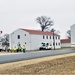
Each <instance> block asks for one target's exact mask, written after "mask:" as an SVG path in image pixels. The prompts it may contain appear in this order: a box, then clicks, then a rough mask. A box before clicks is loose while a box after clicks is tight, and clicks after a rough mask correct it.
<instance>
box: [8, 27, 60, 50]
mask: <svg viewBox="0 0 75 75" xmlns="http://www.w3.org/2000/svg"><path fill="white" fill-rule="evenodd" d="M54 39H55V48H61V43H60V35H58V34H54ZM9 41H10V49H13V48H14V46H17V44H18V43H20V44H21V46H22V45H25V46H26V50H38V49H39V47H40V46H42V43H45V44H49V45H51V46H52V48H54V43H53V33H52V32H47V31H40V30H29V29H21V28H20V29H17V30H15V31H14V32H12V33H11V34H10V40H9Z"/></svg>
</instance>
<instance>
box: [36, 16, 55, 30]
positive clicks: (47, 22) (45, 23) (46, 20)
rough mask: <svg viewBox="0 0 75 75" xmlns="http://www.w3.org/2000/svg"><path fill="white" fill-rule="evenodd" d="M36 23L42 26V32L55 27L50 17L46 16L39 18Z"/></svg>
mask: <svg viewBox="0 0 75 75" xmlns="http://www.w3.org/2000/svg"><path fill="white" fill-rule="evenodd" d="M36 21H37V23H39V24H40V26H41V29H42V31H44V30H45V29H47V28H50V27H51V26H53V23H54V22H53V21H52V20H51V18H50V17H46V16H41V17H37V18H36Z"/></svg>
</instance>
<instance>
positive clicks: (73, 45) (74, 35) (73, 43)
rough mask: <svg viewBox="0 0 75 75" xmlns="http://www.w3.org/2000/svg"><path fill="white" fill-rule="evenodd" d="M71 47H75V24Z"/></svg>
mask: <svg viewBox="0 0 75 75" xmlns="http://www.w3.org/2000/svg"><path fill="white" fill-rule="evenodd" d="M71 47H75V24H74V25H72V26H71Z"/></svg>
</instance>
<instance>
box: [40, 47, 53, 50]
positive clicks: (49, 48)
mask: <svg viewBox="0 0 75 75" xmlns="http://www.w3.org/2000/svg"><path fill="white" fill-rule="evenodd" d="M51 49H52V47H51V46H41V47H40V48H39V50H51Z"/></svg>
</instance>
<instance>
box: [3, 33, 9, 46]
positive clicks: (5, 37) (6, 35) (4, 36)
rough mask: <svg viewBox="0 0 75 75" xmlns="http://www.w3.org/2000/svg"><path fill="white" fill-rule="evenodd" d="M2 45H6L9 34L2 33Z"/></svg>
mask: <svg viewBox="0 0 75 75" xmlns="http://www.w3.org/2000/svg"><path fill="white" fill-rule="evenodd" d="M2 45H7V46H8V45H9V34H5V35H3V38H2Z"/></svg>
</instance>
